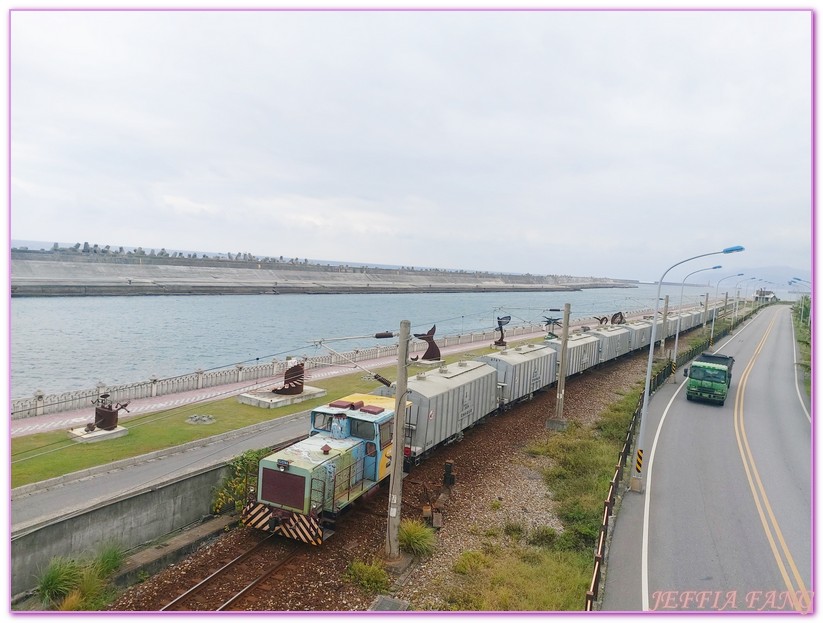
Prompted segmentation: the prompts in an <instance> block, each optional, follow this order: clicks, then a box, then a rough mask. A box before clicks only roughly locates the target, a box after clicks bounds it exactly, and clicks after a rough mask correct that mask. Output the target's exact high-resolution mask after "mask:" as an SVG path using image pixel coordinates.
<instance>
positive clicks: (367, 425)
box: [350, 418, 374, 439]
mask: <svg viewBox="0 0 823 623" xmlns="http://www.w3.org/2000/svg"><path fill="white" fill-rule="evenodd" d="M350 421H351V436H352V437H357V438H358V439H374V424H372V423H371V422H364V421H363V420H355V419H354V418H350Z"/></svg>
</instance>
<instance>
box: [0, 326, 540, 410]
mask: <svg viewBox="0 0 823 623" xmlns="http://www.w3.org/2000/svg"><path fill="white" fill-rule="evenodd" d="M543 330H544V327H543V325H518V326H514V327H511V328H509V327H506V331H505V335H506V338H510V337H511V338H514V337H517V336H520V335H524V334H532V333H536V332H540V331H543ZM498 337H499V335H498V333H497V331H486V332H482V333H468V334H465V335H449V336H446V337H443V338H441V339H436V340H435V343H436V344H437V345H438V346H439V347H440V348H444V347H446V346H455V345H459V344H473V343H476V342H486V341H489V340H492V341H494V340H495V339H497V338H498ZM426 347H427V346H426V343H425V342H421V341H416V340H412V342H411V344H409V350H410V351H411V352H418V351H423V350H425V349H426ZM383 357H397V344H396V343H395V344H392V345H390V346H373V347H370V348H362V349H358V350H354V351H349V352H346V353H340V354H336V353H330V354H326V355H318V356H315V357H309V358H307V359H305V360H303V359H302V358H301V359H287V360H286V361H278V360H276V359H275V360H272V361H271V362H269V363H260V364H255V365H249V366H247V365H243V364H236V365H235V366H234V367H233V368H226V369H220V370H210V371H208V372H204V371H202V370H197V371H195V372H192V373H190V374H184V375H181V376H175V377H170V378H166V379H157V378H151V379H149V380H148V381H140V382H138V383H131V384H128V385H117V386H111V387H109V386H107V385H105V384H104V383H100V384H98V386H97V387H95V388H94V389H87V390H82V391H73V392H65V393H62V394H50V395H44V394H42V393H37V394H35V395H34V396H32V397H31V398H20V399H16V400H12V402H11V417H12V419H19V418H26V417H32V416H36V415H51V414H53V413H61V412H64V411H75V410H78V409H88V408H91V406H92V405H93V403H94V401H95V400H97V398H98V397H99V396H100V394H103V393H108V394H109V400H111V402H112V403H113V404H116V403H118V402H119V403H126V402H132V401H134V400H140V399H141V398H153V397H156V396H166V395H168V394H178V393H181V392H188V391H193V390H197V389H204V388H208V387H215V386H219V385H230V384H232V383H241V382H245V381H249V382H251V381H257V380H259V379H266V378H273V377H276V376H278V375H282V374H283V373H284V372H285V371H286V369H287V368H289V367H290V366H292V365H294V364H295V363H298V362H299V361H304V362H305V366H306V370H310V369H314V368H324V367H328V366H337V365H345V364H349V363H351V362H360V361H369V360H373V359H381V358H383Z"/></svg>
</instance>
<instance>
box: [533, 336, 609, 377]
mask: <svg viewBox="0 0 823 623" xmlns="http://www.w3.org/2000/svg"><path fill="white" fill-rule="evenodd" d="M546 344H548V345H549V346H551V347H552V348H553V349H554V350H556V351H557V352H558V361H559V357H560V355H559V353H560V349H561V347H562V342H561V340H560V339H551V340H546ZM568 349H569V352H568V364H569V365H568V369H567V370H566V375H567V376H571V375H572V374H577V373H578V372H582V371H583V370H585V369H586V368H591V367H592V366H594V365H597V364H598V363H599V361H600V359H599V358H598V351H599V349H600V340H598V339H597V338H596V337H594V336H593V335H590V334H589V333H573V334H572V335H570V336H569V344H568Z"/></svg>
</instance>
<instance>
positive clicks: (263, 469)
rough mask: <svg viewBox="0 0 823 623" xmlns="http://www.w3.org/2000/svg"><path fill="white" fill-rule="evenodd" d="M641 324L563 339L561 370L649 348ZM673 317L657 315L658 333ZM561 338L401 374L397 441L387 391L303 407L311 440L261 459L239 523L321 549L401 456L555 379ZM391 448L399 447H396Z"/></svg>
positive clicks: (424, 451) (415, 454) (454, 435)
mask: <svg viewBox="0 0 823 623" xmlns="http://www.w3.org/2000/svg"><path fill="white" fill-rule="evenodd" d="M651 326H652V325H651V323H650V322H633V323H628V324H623V325H620V326H619V327H610V328H601V329H598V330H595V331H588V332H584V333H574V334H572V335H570V336H569V338H568V344H567V350H568V364H569V365H568V367H567V375H568V376H572V375H574V374H578V373H580V372H583V371H585V370H587V369H589V368H592V367H594V366H596V365H598V364H600V363H602V362H604V361H608V360H611V359H614V358H616V357H619V356H622V355H623V354H625V352H630V351H637V350H639V349H642V348H645V347H648V345H649V340H650V339H651ZM676 326H677V322H676V319H673V318H669V319H667V322H665V323H664V322H663V321H662V320H661V319H659V320H658V336H657V337H658V339H663V337H671V336H673V335H674V333H675V331H676ZM561 345H562V343H561V341H560V340H559V339H554V338H553V339H548V338H547V339H546V340H545V341H544V343H543V344H540V345H523V346H519V347H516V348H510V349H507V350H504V351H500V352H497V353H493V354H490V355H484V356H481V357H478V358H476V359H474V360H464V361H460V362H458V363H453V364H449V365H445V364H443V365H440V366H439V367H438V368H433V369H430V370H427V371H425V372H419V373H418V374H416V375H413V376H411V377H410V378H409V379H408V392H407V394H406V409H405V410H406V413H405V417H404V428H403V439H402V445H400V444H395V440H393V439H392V435H393V427H394V417H395V397H394V394H395V388H394V387H384V386H381V387H379V388H377V389H375V390H374V392H373V393H371V394H352V395H350V396H346V397H345V398H342V399H340V400H335V401H333V402H330V403H329V404H327V405H324V406H320V407H317V408H315V409H313V410H312V412H311V431H310V436H309V437H308V438H307V439H304V440H303V441H300V442H297V443H296V444H294V445H292V446H289V447H287V448H285V449H282V450H279V451H277V452H275V453H273V454H271V455H269V456H267V457H265V458H263V459H262V460H261V461H260V464H259V467H258V486H257V490H256V492H255V495H254V497H253V498H252V499H250V500H249V502H248V504H247V505H246V506H245V508H244V509H243V513H242V517H243V521H244V523H245V524H246V525H250V526H253V527H255V528H257V529H260V530H264V531H270V532H275V533H278V534H282V535H284V536H287V537H289V538H293V539H297V540H300V541H304V542H306V543H311V544H314V545H320V544H322V543H323V541H324V540H325V539H327V538H328V537H329V536H330V535H331V534H332V533H333V526H334V522H335V520H336V519H337V517H338V515H339V514H340V513H341V512H343V511H345V510H346V509H347V508H348V507H349V506H350V505H351V504H352V503H353V502H354V501H355V500H357V499H359V498H361V497H363V496H364V495H365V494H367V493H368V492H369V491H371V490H372V489H374V488H375V487H376V486H377V485H378V484H379V483H380V482H381V481H383V480H385V479H386V478H387V477H388V475H389V471H390V470H389V466H390V464H391V461H392V460H395V458H394V455H395V445H397V446H398V448H397V452H396V454H397V460H399V459H400V457H401V456H402V457H403V461H404V469H405V470H406V471H408V470H409V469H411V468H412V466H413V465H416V464H418V463H420V461H422V460H423V459H425V458H426V457H427V456H428V455H429V454H430V453H431V452H432V451H433V450H434V449H435V448H438V447H439V446H442V445H445V444H448V443H451V442H453V441H457V440H459V439H461V438H462V436H463V433H464V431H465V430H467V429H469V428H471V427H472V426H475V425H476V424H478V423H479V422H481V421H483V420H484V419H485V418H486V417H489V416H493V415H496V414H498V413H500V412H501V411H503V410H505V409H506V408H507V407H508V406H510V405H512V404H514V403H516V402H518V401H521V400H526V399H529V398H530V397H531V396H532V395H533V394H534V393H535V392H536V391H539V390H541V389H546V388H548V387H549V386H551V385H553V384H554V383H555V382H556V381H557V367H558V364H559V357H560V354H559V353H560V350H561ZM400 448H402V453H401V450H400Z"/></svg>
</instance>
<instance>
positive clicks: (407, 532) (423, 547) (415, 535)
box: [398, 519, 437, 556]
mask: <svg viewBox="0 0 823 623" xmlns="http://www.w3.org/2000/svg"><path fill="white" fill-rule="evenodd" d="M398 539H399V541H400V549H402V550H403V551H404V552H408V553H410V554H413V555H415V556H429V555H431V554H432V552H434V549H435V546H436V544H437V535H436V533H435V531H434V528H430V527H429V526H427V525H426V524H424V523H423V522H422V521H419V520H416V519H403V520H402V521H401V522H400V529H399V531H398Z"/></svg>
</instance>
